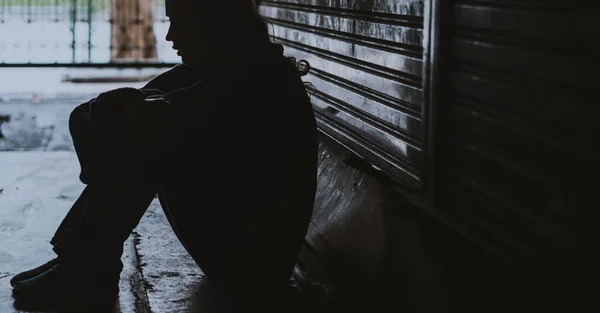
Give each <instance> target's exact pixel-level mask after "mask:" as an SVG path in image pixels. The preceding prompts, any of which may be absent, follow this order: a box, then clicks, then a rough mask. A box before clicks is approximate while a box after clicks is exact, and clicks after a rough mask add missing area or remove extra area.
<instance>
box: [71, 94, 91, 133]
mask: <svg viewBox="0 0 600 313" xmlns="http://www.w3.org/2000/svg"><path fill="white" fill-rule="evenodd" d="M90 114H91V108H90V102H89V101H88V102H85V103H82V104H80V105H78V106H77V107H76V108H75V109H73V111H71V114H69V131H70V132H71V135H73V132H75V131H77V130H78V129H81V128H82V127H84V126H86V125H89V124H91V122H92V118H91V116H90Z"/></svg>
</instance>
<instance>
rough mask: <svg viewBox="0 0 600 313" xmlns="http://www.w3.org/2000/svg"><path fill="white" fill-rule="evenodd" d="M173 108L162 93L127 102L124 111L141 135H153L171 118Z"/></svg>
mask: <svg viewBox="0 0 600 313" xmlns="http://www.w3.org/2000/svg"><path fill="white" fill-rule="evenodd" d="M172 108H173V107H172V105H171V103H170V102H169V101H167V100H165V99H164V98H163V96H162V95H154V96H150V97H147V98H146V99H144V100H142V101H137V102H128V103H126V104H125V107H124V112H125V114H126V115H127V117H128V118H129V120H130V121H131V122H132V124H133V125H134V127H135V129H136V130H137V132H138V133H139V134H140V135H142V136H153V135H155V134H154V132H155V131H157V129H158V128H160V126H162V124H164V122H165V119H168V118H169V116H170V112H171V110H172Z"/></svg>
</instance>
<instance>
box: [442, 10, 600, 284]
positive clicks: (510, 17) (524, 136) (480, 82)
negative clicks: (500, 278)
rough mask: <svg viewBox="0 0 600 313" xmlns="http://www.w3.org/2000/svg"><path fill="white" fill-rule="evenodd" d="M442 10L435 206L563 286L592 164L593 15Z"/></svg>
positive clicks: (511, 257)
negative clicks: (560, 278) (559, 279)
mask: <svg viewBox="0 0 600 313" xmlns="http://www.w3.org/2000/svg"><path fill="white" fill-rule="evenodd" d="M442 6H443V7H442V12H441V28H440V31H441V42H440V47H442V48H441V49H442V50H440V52H439V53H443V55H441V56H440V57H441V61H440V67H441V72H442V73H443V75H442V76H441V77H440V80H439V84H440V88H441V90H442V91H443V93H442V94H441V96H440V97H439V110H438V117H439V121H440V124H439V128H438V134H439V135H440V137H439V138H438V139H437V143H438V144H439V147H438V149H437V154H436V159H437V160H438V161H439V164H438V166H437V167H436V170H437V171H438V173H437V175H438V176H437V177H438V178H439V185H438V187H437V192H438V194H439V198H438V199H437V203H438V207H441V208H443V210H444V211H446V212H447V213H448V214H449V215H451V216H453V217H454V218H456V219H457V220H459V221H460V223H462V225H463V227H464V228H465V229H468V230H469V231H471V232H474V233H478V234H480V237H481V238H485V239H484V241H486V242H487V243H488V244H489V243H492V244H490V245H489V247H491V250H494V251H495V252H498V253H499V254H500V255H502V256H505V257H507V260H509V261H510V262H515V263H519V264H521V265H523V264H526V263H530V264H535V267H539V268H540V269H543V270H547V271H551V272H560V273H561V274H562V275H564V277H571V278H572V277H574V275H575V274H574V273H575V270H576V269H575V267H574V266H573V264H574V262H578V259H577V257H575V254H574V253H573V252H574V250H575V232H576V231H577V232H579V231H585V230H584V229H578V230H576V228H577V227H578V226H577V225H581V224H580V222H581V221H582V219H583V216H584V215H583V213H584V211H585V210H587V211H590V207H589V205H590V204H586V202H585V199H586V198H588V196H589V193H588V192H589V191H591V188H590V187H591V186H590V185H589V182H588V181H586V179H585V177H586V176H587V175H588V174H589V173H588V172H589V171H590V170H591V169H592V168H594V167H591V166H592V165H593V162H597V156H598V154H597V152H594V150H597V138H594V137H595V136H597V135H598V132H597V130H598V126H597V125H598V123H597V119H598V115H597V114H593V113H594V112H597V109H596V106H597V102H598V101H597V95H594V92H593V89H597V87H596V85H597V79H594V77H596V73H597V71H598V61H597V49H591V48H592V47H593V46H594V44H593V41H595V40H597V34H598V33H599V31H600V29H599V27H598V19H597V15H596V14H594V13H587V12H586V11H587V9H586V8H585V7H581V6H576V5H575V3H574V2H573V3H571V2H567V1H562V2H560V1H500V0H478V1H457V0H454V1H442ZM594 142H596V144H594ZM594 160H596V161H594ZM596 179H597V178H596ZM595 202H597V201H595ZM596 206H597V205H596ZM578 214H579V217H577V215H578ZM580 234H581V232H580ZM553 277H556V276H553Z"/></svg>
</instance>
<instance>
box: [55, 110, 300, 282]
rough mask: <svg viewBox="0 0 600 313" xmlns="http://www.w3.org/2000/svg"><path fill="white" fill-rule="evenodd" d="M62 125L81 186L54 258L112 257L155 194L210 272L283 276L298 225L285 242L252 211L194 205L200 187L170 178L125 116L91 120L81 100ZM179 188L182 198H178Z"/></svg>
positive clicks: (221, 278)
mask: <svg viewBox="0 0 600 313" xmlns="http://www.w3.org/2000/svg"><path fill="white" fill-rule="evenodd" d="M69 127H70V132H71V135H72V138H73V142H74V146H75V150H76V153H77V156H78V158H79V162H80V165H81V168H82V172H81V176H80V178H81V180H82V182H84V183H85V184H87V186H86V187H85V189H84V191H83V192H82V194H81V196H80V197H79V198H78V199H77V201H76V202H75V203H74V205H73V207H72V208H71V210H70V211H69V212H68V214H67V215H66V217H65V218H64V220H63V221H62V223H61V224H60V226H59V227H58V230H57V231H56V234H55V235H54V237H53V238H52V240H51V244H52V245H54V251H55V252H56V253H57V254H58V255H59V257H61V256H63V255H64V256H66V257H69V256H74V257H80V258H81V257H82V256H84V258H88V259H90V260H108V259H110V260H115V259H119V258H120V257H121V255H122V252H123V250H122V249H123V243H124V241H125V240H126V239H127V238H128V237H129V235H130V234H131V232H132V230H133V229H134V228H135V227H136V226H137V224H138V222H139V221H140V219H141V217H142V216H143V214H144V212H145V211H146V209H147V208H148V206H149V204H150V203H151V202H152V200H153V198H154V196H155V195H156V194H157V193H158V194H159V198H160V200H161V206H162V208H163V210H164V213H165V215H166V217H167V219H168V221H169V223H170V225H171V227H172V228H173V230H174V231H175V233H176V234H177V237H178V238H179V240H180V241H181V243H182V244H183V245H184V247H185V248H186V250H187V251H188V252H189V253H190V255H191V256H192V257H193V258H194V260H195V261H196V263H197V264H198V265H199V266H200V267H201V269H202V270H203V271H204V272H205V274H206V275H207V276H208V277H209V278H211V279H213V280H214V281H216V282H218V283H222V284H224V285H227V286H232V287H234V288H239V290H246V291H248V290H251V289H254V288H256V287H258V286H262V287H265V288H267V289H269V288H272V287H275V286H283V285H285V284H286V282H287V281H288V280H289V278H290V276H291V273H292V271H293V267H294V265H295V262H296V257H297V253H298V251H299V248H300V245H301V239H302V238H303V236H304V233H303V232H302V233H301V234H300V233H299V232H298V231H296V235H294V236H291V237H294V238H295V239H293V240H289V241H286V239H285V238H286V235H285V234H279V235H278V234H277V233H269V231H270V230H269V229H268V228H267V229H262V228H261V227H260V226H259V225H258V223H257V222H256V221H257V219H256V217H255V216H253V215H252V212H248V213H247V215H246V216H243V217H240V218H232V217H231V216H227V213H223V212H212V211H210V210H203V211H199V210H198V209H197V208H196V207H197V206H198V202H200V201H201V199H195V200H194V197H190V196H189V195H190V194H193V193H194V192H195V191H197V190H194V188H199V187H197V186H189V184H187V183H186V182H178V181H176V180H172V179H171V178H169V177H168V176H167V175H166V174H165V173H164V172H165V170H164V167H163V166H162V165H163V164H164V163H165V162H168V161H165V160H161V159H160V157H156V156H155V155H154V154H153V153H152V152H151V151H154V150H156V149H151V148H150V146H151V145H152V144H151V143H147V142H144V140H141V139H140V138H139V137H137V135H135V132H134V131H133V129H132V127H131V126H130V125H129V122H128V121H127V120H126V119H125V117H123V118H120V117H118V116H115V117H113V119H112V120H111V121H110V123H106V124H104V125H103V124H102V121H96V120H92V119H91V117H90V105H89V103H84V104H82V105H80V106H78V107H77V108H76V109H75V110H74V111H73V112H72V113H71V116H70V120H69ZM173 153H174V154H175V153H176V152H173ZM178 193H179V194H187V195H188V197H187V199H188V200H179V199H180V198H178V197H177V196H174V195H175V194H178ZM184 198H185V197H184ZM190 199H192V200H190ZM178 202H181V203H178ZM194 202H196V203H194ZM192 206H196V207H192ZM199 212H200V217H198V213H199ZM240 212H242V213H239V214H242V215H243V214H246V213H243V212H244V211H241V210H240ZM257 228H260V229H258V231H257ZM298 229H300V230H302V229H303V227H302V226H301V227H299V228H298ZM261 232H262V233H261ZM252 233H256V234H261V235H257V236H252V235H250V234H252ZM300 235H301V236H300ZM261 236H262V237H261ZM291 237H290V238H291ZM299 239H300V240H299ZM248 288H249V289H248ZM246 291H244V292H246Z"/></svg>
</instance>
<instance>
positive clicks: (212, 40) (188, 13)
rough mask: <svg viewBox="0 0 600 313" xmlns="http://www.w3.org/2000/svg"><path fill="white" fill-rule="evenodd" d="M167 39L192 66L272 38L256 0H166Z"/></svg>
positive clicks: (184, 60) (266, 41)
mask: <svg viewBox="0 0 600 313" xmlns="http://www.w3.org/2000/svg"><path fill="white" fill-rule="evenodd" d="M166 15H167V17H168V18H169V20H170V26H169V31H168V33H167V36H166V40H167V41H171V42H173V49H175V50H177V51H178V52H177V54H178V55H180V56H181V58H182V62H183V63H184V64H186V65H189V66H192V67H193V66H194V65H196V64H199V63H200V62H201V61H202V60H203V59H204V58H206V57H208V56H231V55H234V54H235V50H236V49H237V50H238V51H240V50H241V51H244V50H247V49H249V48H252V47H256V46H259V45H261V44H264V43H268V42H269V32H268V28H267V25H266V24H265V22H264V21H263V19H262V18H261V17H260V15H259V14H258V12H257V9H256V6H255V4H254V0H166Z"/></svg>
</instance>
